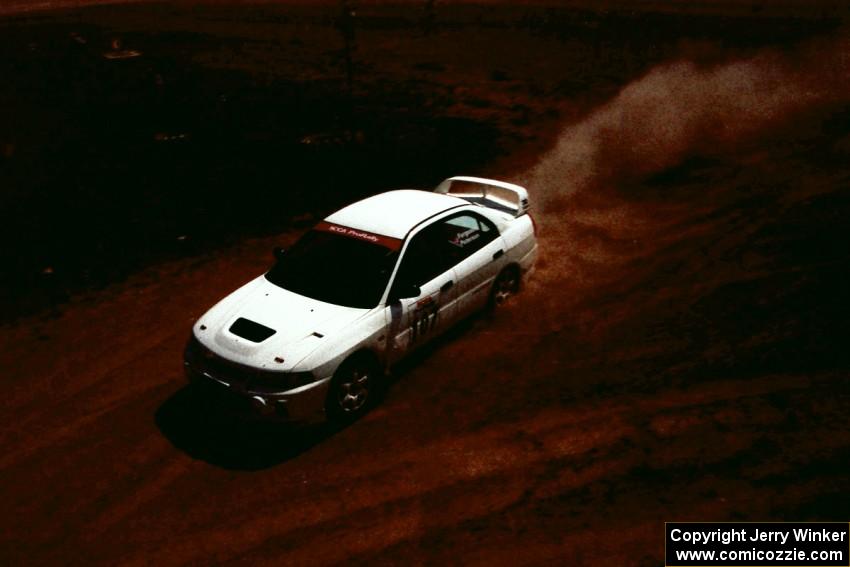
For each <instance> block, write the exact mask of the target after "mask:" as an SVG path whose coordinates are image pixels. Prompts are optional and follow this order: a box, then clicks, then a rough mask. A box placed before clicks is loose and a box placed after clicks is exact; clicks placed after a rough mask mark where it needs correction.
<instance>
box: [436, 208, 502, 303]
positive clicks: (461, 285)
mask: <svg viewBox="0 0 850 567" xmlns="http://www.w3.org/2000/svg"><path fill="white" fill-rule="evenodd" d="M442 222H443V223H444V225H445V233H446V234H447V240H448V243H449V245H450V247H451V254H452V255H453V256H454V260H453V263H454V270H455V277H456V278H457V280H456V282H455V283H456V287H457V310H456V314H457V317H459V318H461V317H465V316H467V315H469V314H470V313H472V312H474V311H476V310H478V309H481V308H483V307H484V306H485V305H486V304H487V300H488V299H489V296H490V290H491V288H492V286H493V281H494V280H495V278H496V276H497V275H498V274H499V271H500V270H501V269H502V268H503V267H504V264H505V263H506V262H507V259H506V258H505V247H504V242H503V240H502V238H501V236H500V235H499V231H498V229H497V228H496V226H495V225H494V224H493V223H492V222H490V221H489V220H488V219H486V218H484V217H482V216H481V215H479V214H477V213H474V212H464V213H459V214H456V215H452V216H451V217H449V218H447V219H445V220H444V221H442Z"/></svg>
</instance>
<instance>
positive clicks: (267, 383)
mask: <svg viewBox="0 0 850 567" xmlns="http://www.w3.org/2000/svg"><path fill="white" fill-rule="evenodd" d="M315 381H316V379H315V378H314V377H313V374H312V373H311V372H263V373H260V374H257V375H256V376H254V377H253V378H251V380H250V381H249V382H248V390H249V391H251V392H263V393H276V392H286V391H287V390H294V389H295V388H298V387H300V386H304V385H305V384H309V383H311V382H315Z"/></svg>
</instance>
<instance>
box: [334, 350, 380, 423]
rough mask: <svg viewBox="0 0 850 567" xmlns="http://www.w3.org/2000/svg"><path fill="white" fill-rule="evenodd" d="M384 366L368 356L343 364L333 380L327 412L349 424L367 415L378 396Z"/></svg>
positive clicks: (337, 421)
mask: <svg viewBox="0 0 850 567" xmlns="http://www.w3.org/2000/svg"><path fill="white" fill-rule="evenodd" d="M379 378H380V367H379V366H378V364H377V362H376V361H375V360H374V358H373V357H371V356H369V355H367V354H358V355H354V356H352V357H351V358H349V359H348V360H346V361H345V362H343V363H342V364H341V365H340V367H339V369H337V371H336V374H334V377H333V379H331V385H330V389H329V390H328V397H327V400H326V401H325V411H326V413H327V416H328V419H330V420H331V421H333V422H336V423H349V422H352V421H354V420H355V419H357V418H358V417H360V416H361V415H363V414H364V413H366V412H367V411H368V410H369V408H370V407H371V405H372V403H373V402H374V401H375V398H376V397H377V395H376V394H377V386H378V381H379Z"/></svg>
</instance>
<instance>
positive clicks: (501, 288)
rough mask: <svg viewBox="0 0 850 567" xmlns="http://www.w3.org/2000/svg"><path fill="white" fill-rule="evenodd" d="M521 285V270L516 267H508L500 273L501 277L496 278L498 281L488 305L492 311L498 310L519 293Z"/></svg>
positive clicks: (494, 284) (494, 285)
mask: <svg viewBox="0 0 850 567" xmlns="http://www.w3.org/2000/svg"><path fill="white" fill-rule="evenodd" d="M519 284H520V275H519V268H517V267H516V266H508V267H506V268H505V269H503V270H502V271H501V272H499V275H498V276H496V280H495V281H494V282H493V288H492V289H491V290H490V300H489V303H488V306H489V307H490V309H491V310H492V309H496V308H497V307H498V306H499V305H501V304H503V303H504V302H505V301H507V300H508V299H509V298H510V297H511V296H512V295H515V294H516V293H517V292H518V291H519Z"/></svg>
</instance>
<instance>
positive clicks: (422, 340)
mask: <svg viewBox="0 0 850 567" xmlns="http://www.w3.org/2000/svg"><path fill="white" fill-rule="evenodd" d="M441 236H442V235H441V233H440V231H439V230H438V229H437V227H436V226H431V227H427V228H425V229H423V230H421V231H419V233H417V234H415V235H414V236H413V237H412V238H411V239H410V241H409V242H408V244H407V246H406V247H405V249H404V251H403V253H402V258H401V262H400V264H399V267H398V270H397V271H396V275H395V278H394V279H393V284H392V287H391V288H390V294H389V298H388V304H387V315H388V318H389V322H388V324H389V338H390V341H391V344H390V347H391V349H392V354H391V359H392V360H394V361H395V360H398V359H399V358H401V357H402V356H404V355H405V354H407V353H408V352H411V351H413V350H415V349H417V348H419V347H420V346H422V345H424V344H426V343H427V342H428V341H430V340H431V339H432V338H433V337H434V336H436V335H438V334H439V333H441V332H442V331H444V330H445V329H447V328H448V327H449V326H451V324H452V323H453V322H454V320H455V319H456V316H455V312H456V308H457V306H456V299H457V288H456V286H455V279H456V278H455V271H454V269H453V268H452V266H451V259H450V258H448V257H447V256H446V255H445V254H444V253H442V250H441V242H440V240H441ZM414 286H415V287H418V292H419V293H418V294H414V292H411V291H410V289H411V288H412V287H414ZM408 295H409V296H408Z"/></svg>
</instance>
